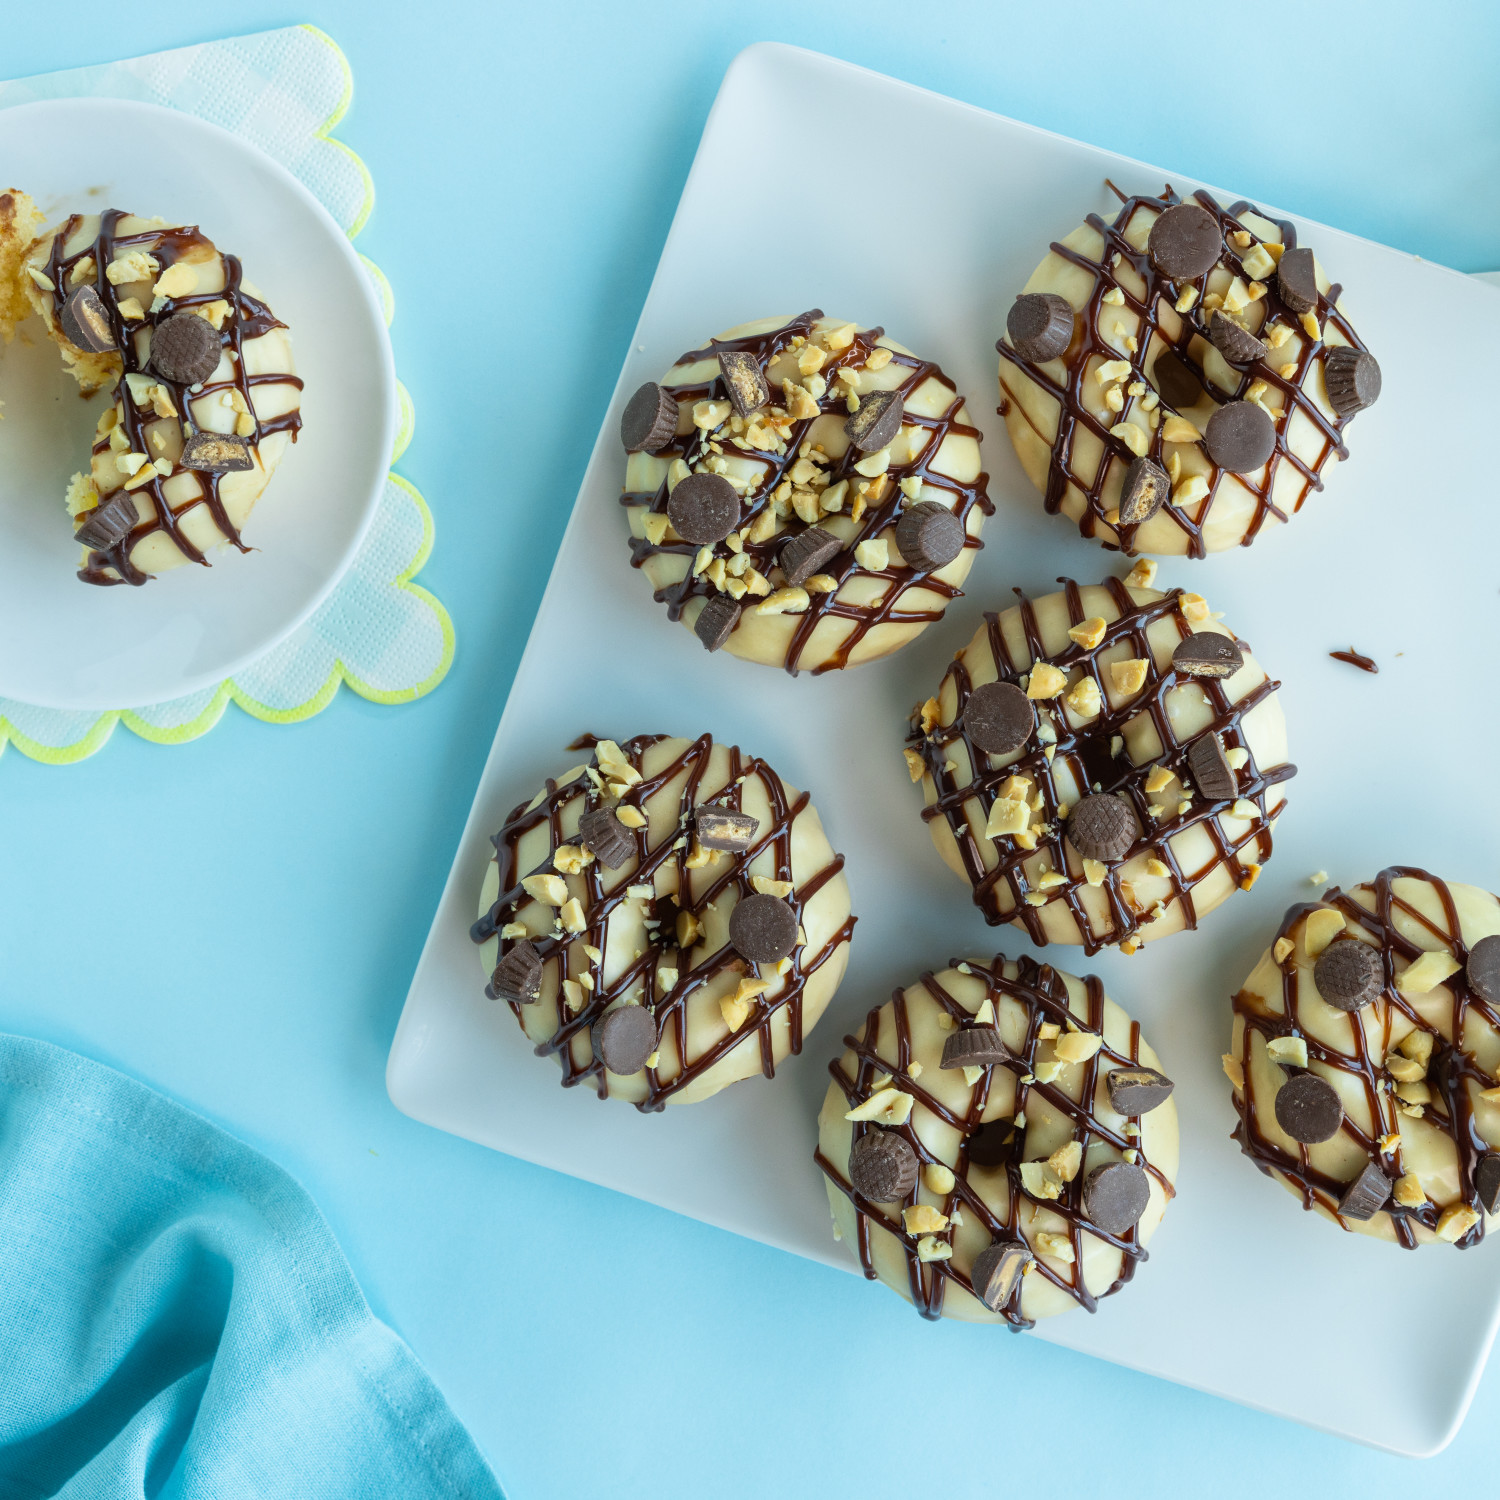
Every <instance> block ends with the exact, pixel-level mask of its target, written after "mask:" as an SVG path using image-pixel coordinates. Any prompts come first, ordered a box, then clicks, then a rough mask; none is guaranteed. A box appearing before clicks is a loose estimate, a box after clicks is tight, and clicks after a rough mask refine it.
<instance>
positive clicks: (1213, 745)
mask: <svg viewBox="0 0 1500 1500" xmlns="http://www.w3.org/2000/svg"><path fill="white" fill-rule="evenodd" d="M1187 763H1188V770H1189V771H1191V772H1192V773H1193V785H1194V786H1196V787H1197V788H1198V790H1199V791H1200V792H1202V793H1203V795H1204V796H1205V797H1207V798H1208V800H1209V801H1210V802H1231V801H1233V800H1234V798H1236V797H1238V796H1239V794H1240V783H1239V779H1238V777H1236V776H1235V774H1234V769H1233V767H1231V766H1230V764H1229V762H1228V760H1227V759H1225V756H1224V747H1223V746H1222V745H1221V744H1220V743H1219V737H1218V735H1216V734H1213V733H1209V734H1202V735H1199V736H1198V738H1197V739H1195V740H1194V741H1193V743H1192V744H1191V745H1189V746H1188V753H1187Z"/></svg>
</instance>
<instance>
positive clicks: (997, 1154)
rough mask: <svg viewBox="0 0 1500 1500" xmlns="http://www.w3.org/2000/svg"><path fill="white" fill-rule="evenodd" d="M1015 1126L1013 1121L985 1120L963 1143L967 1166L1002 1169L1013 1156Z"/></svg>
mask: <svg viewBox="0 0 1500 1500" xmlns="http://www.w3.org/2000/svg"><path fill="white" fill-rule="evenodd" d="M1015 1135H1016V1125H1015V1121H1014V1120H987V1121H986V1122H985V1123H984V1124H983V1125H981V1126H980V1127H979V1129H978V1130H976V1131H975V1132H974V1134H973V1135H971V1136H970V1137H969V1138H968V1141H967V1142H966V1143H965V1144H966V1145H967V1146H968V1148H969V1164H970V1165H971V1166H975V1167H1003V1166H1004V1165H1005V1163H1006V1162H1008V1161H1009V1160H1010V1159H1011V1156H1012V1155H1013V1154H1014V1152H1013V1149H1012V1148H1013V1147H1014V1145H1015Z"/></svg>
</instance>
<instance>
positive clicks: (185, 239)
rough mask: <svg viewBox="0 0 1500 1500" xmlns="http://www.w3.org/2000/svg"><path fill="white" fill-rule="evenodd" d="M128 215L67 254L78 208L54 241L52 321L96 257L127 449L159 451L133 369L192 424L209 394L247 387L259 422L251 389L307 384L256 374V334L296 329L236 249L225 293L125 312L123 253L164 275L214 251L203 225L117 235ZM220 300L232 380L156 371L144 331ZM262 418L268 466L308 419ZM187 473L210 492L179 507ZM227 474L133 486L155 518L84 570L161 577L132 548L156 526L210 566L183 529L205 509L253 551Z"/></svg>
mask: <svg viewBox="0 0 1500 1500" xmlns="http://www.w3.org/2000/svg"><path fill="white" fill-rule="evenodd" d="M125 217H127V215H125V214H124V213H122V212H121V211H120V210H119V209H113V208H112V209H109V210H108V211H106V212H105V213H104V214H103V215H101V217H100V221H99V234H98V236H97V237H96V238H95V240H94V241H93V243H92V244H89V245H85V246H84V247H83V249H81V250H79V251H78V252H77V253H75V254H73V255H65V254H64V253H63V252H64V250H65V248H66V246H67V243H68V241H69V240H70V239H71V238H72V236H73V235H74V234H75V233H76V232H77V230H78V227H79V225H80V224H81V223H82V222H83V220H82V217H81V216H80V215H78V214H74V215H73V216H72V217H71V218H70V219H69V220H68V221H67V223H66V224H64V225H63V227H62V228H61V229H60V230H58V232H57V233H56V234H55V235H54V236H53V238H52V254H51V256H50V257H49V258H48V261H47V275H48V276H49V277H50V278H51V280H52V283H53V285H54V287H55V288H56V290H55V291H54V292H53V294H52V321H53V322H54V324H60V319H61V314H62V308H63V304H64V303H65V302H66V301H67V300H68V298H69V297H70V296H71V295H72V294H73V292H75V291H76V290H77V289H78V286H79V285H82V284H83V283H81V282H80V283H74V282H73V281H72V280H71V276H72V271H73V267H74V266H75V265H77V264H78V262H79V261H81V260H82V259H84V257H85V256H92V257H93V259H94V275H93V280H92V285H93V287H94V290H95V291H96V292H97V293H98V294H99V300H100V301H101V302H102V303H103V304H104V310H105V314H106V316H107V317H108V318H109V325H110V328H111V330H112V331H113V333H114V337H115V344H116V347H117V352H118V355H119V357H120V359H121V360H122V362H123V365H124V371H123V374H122V377H121V379H120V381H119V383H118V384H117V385H116V387H115V392H114V399H115V403H116V405H117V407H118V408H119V409H120V410H121V411H122V412H123V413H124V417H123V420H122V422H121V424H120V425H121V428H122V430H123V431H124V432H125V434H126V436H127V438H128V439H129V442H130V447H129V449H128V450H126V451H128V452H131V453H144V454H145V455H146V456H147V458H156V457H159V455H158V454H157V453H156V451H155V450H154V449H153V448H151V447H150V446H149V443H148V440H147V437H146V429H147V428H148V427H149V426H151V425H152V424H153V423H155V422H158V421H160V420H161V418H159V417H158V416H157V415H156V413H155V412H154V411H152V410H151V409H150V408H141V407H138V406H137V405H136V404H135V401H134V400H133V398H132V397H131V394H130V389H129V387H128V386H127V385H126V384H125V381H124V378H123V376H124V375H128V374H142V375H149V377H150V379H151V380H152V381H153V382H155V383H156V384H158V385H161V386H163V387H164V388H165V389H166V390H167V391H168V392H170V394H171V397H172V404H173V405H174V406H175V407H176V408H177V411H178V413H179V414H180V419H186V420H191V415H190V406H189V403H190V402H191V401H196V400H200V399H201V398H202V397H204V396H206V395H214V394H218V393H222V392H225V391H229V390H238V391H239V393H240V395H241V396H242V397H244V401H245V405H246V407H247V408H249V411H250V415H251V416H252V418H253V417H254V415H255V412H254V402H253V401H252V400H251V391H252V389H253V388H254V387H255V386H258V385H289V386H295V387H296V389H298V390H301V389H302V381H301V380H300V379H299V378H298V377H297V376H295V375H284V374H279V373H275V372H273V373H269V374H265V375H249V374H247V373H246V372H245V360H244V345H245V344H246V343H248V342H249V341H250V340H251V339H257V338H260V337H262V336H263V335H265V334H267V333H269V332H270V331H271V330H272V329H273V328H284V327H285V326H286V325H285V324H284V323H281V322H279V321H278V320H277V319H276V318H275V317H274V316H273V315H272V313H271V310H270V309H269V308H268V307H267V306H266V305H265V303H263V302H261V301H260V300H259V299H258V298H255V297H252V296H251V295H250V294H249V293H248V292H247V291H245V289H244V286H243V272H242V269H241V266H240V262H239V260H238V259H237V258H236V257H235V256H233V255H222V254H221V255H220V259H221V260H222V261H223V263H224V271H225V286H224V290H223V291H222V292H203V293H198V294H195V295H193V296H187V297H171V298H168V299H167V300H166V301H165V303H164V304H163V306H162V307H161V309H160V310H159V311H157V312H152V311H151V310H150V309H149V308H146V309H145V314H146V315H145V318H144V319H143V320H136V319H127V318H124V317H122V316H121V314H120V306H119V304H120V289H119V288H118V287H116V286H115V285H114V284H113V283H112V282H111V281H110V280H109V278H108V276H107V275H106V274H105V271H106V268H107V267H108V266H109V264H110V262H111V261H113V260H115V259H116V258H117V256H118V255H120V254H121V253H122V252H123V253H125V254H129V252H130V251H132V250H144V251H146V252H147V253H148V254H150V255H152V256H154V257H155V258H156V260H157V261H158V263H159V265H160V271H159V272H158V273H157V274H158V275H160V274H161V271H165V270H166V269H167V267H168V266H170V265H172V264H173V263H174V262H175V261H178V260H180V259H182V257H183V256H184V255H186V254H187V253H188V252H189V251H193V250H198V251H201V250H203V249H204V248H205V247H206V248H208V249H212V248H213V247H212V246H211V245H210V243H209V241H208V240H207V239H206V238H205V237H204V236H203V235H202V234H201V233H200V232H199V231H198V230H197V228H195V227H192V226H189V227H185V228H180V229H167V230H162V229H147V230H143V231H142V232H141V233H139V234H128V235H117V234H116V233H115V230H116V227H117V226H118V225H119V222H120V220H121V219H123V218H125ZM218 301H224V302H227V303H228V304H229V309H230V310H229V314H228V316H226V317H225V319H224V326H223V329H222V330H221V332H220V334H219V343H220V345H221V346H222V347H223V348H224V349H225V350H226V351H227V352H228V353H229V356H230V360H229V363H230V367H231V369H232V371H233V374H232V375H231V376H230V378H229V379H228V380H218V381H207V382H205V383H204V384H202V385H200V386H198V387H197V388H196V389H193V388H190V387H188V386H186V385H180V384H178V383H177V382H175V381H171V380H168V379H167V378H166V377H165V376H163V375H160V374H158V373H157V372H156V371H155V370H149V371H148V370H147V368H146V362H145V361H144V360H143V359H142V358H141V356H140V353H139V345H138V343H137V339H136V335H137V334H138V333H140V332H141V330H143V329H154V328H155V327H156V325H157V324H158V323H159V322H160V321H162V320H163V319H164V318H168V317H170V316H171V315H172V314H173V313H176V312H182V311H183V310H184V309H187V308H193V307H198V306H206V305H207V304H209V303H212V302H218ZM255 422H256V425H255V431H254V432H253V433H251V434H250V435H249V436H248V437H247V438H246V442H247V443H248V444H249V445H250V451H251V454H252V456H253V457H254V458H255V460H256V462H259V445H260V443H261V441H262V440H263V439H265V438H267V437H269V436H270V435H271V434H272V433H274V432H289V433H290V434H291V436H292V441H293V442H296V440H297V434H298V432H299V431H300V430H301V427H302V415H301V413H300V412H298V411H291V412H287V413H286V414H285V415H284V416H280V417H276V418H274V419H268V420H265V421H261V420H260V419H258V418H256V419H255ZM93 451H94V453H95V454H96V455H106V458H105V461H106V462H108V461H110V456H111V450H110V445H109V439H108V436H107V435H106V436H105V437H104V438H100V439H97V440H96V441H95V443H94V450H93ZM187 472H191V473H192V474H193V477H194V478H195V479H196V480H197V481H198V486H199V490H200V494H199V496H198V498H196V499H192V500H188V501H187V502H186V503H184V502H182V501H181V500H179V501H178V502H177V504H178V509H177V510H176V511H175V512H174V511H173V510H172V508H171V505H170V503H169V502H168V501H167V499H166V496H165V494H164V486H165V485H166V483H167V481H168V480H169V479H171V478H172V477H173V476H174V475H177V474H182V473H187ZM220 478H221V476H220V475H218V474H205V473H201V472H199V471H197V470H192V471H189V470H185V469H183V467H182V465H181V464H180V463H174V465H173V467H172V473H171V474H155V475H154V476H153V477H152V478H151V480H150V481H149V482H147V483H146V484H143V485H141V486H140V487H139V488H138V489H134V490H131V491H129V492H128V493H129V494H130V496H131V497H132V498H133V499H134V500H135V501H136V504H137V508H138V509H140V510H142V511H144V509H145V507H143V506H142V505H141V504H140V501H141V498H142V496H146V497H149V499H150V501H151V507H152V510H153V512H154V514H153V515H151V516H149V517H147V516H145V515H143V516H142V518H141V519H140V520H139V521H138V522H137V523H136V526H135V528H134V529H133V530H132V531H131V532H130V534H129V535H128V536H126V537H124V538H123V539H122V540H121V541H120V542H118V543H117V544H116V545H115V546H113V547H110V548H108V549H107V550H106V551H102V552H90V553H89V556H88V560H87V562H86V563H85V564H84V566H83V567H82V568H81V569H80V570H79V573H78V576H79V578H81V579H82V580H83V581H84V582H85V583H93V584H100V585H111V584H116V583H128V584H133V585H135V586H137V587H138V586H139V585H141V584H143V583H145V582H147V581H148V580H149V578H150V577H151V575H150V574H149V573H145V572H143V571H142V570H141V569H140V568H138V567H136V565H135V564H134V563H133V562H132V561H131V557H130V554H131V553H132V551H133V550H134V549H135V547H136V546H137V545H138V544H139V543H140V542H142V541H144V540H145V539H146V538H147V537H148V536H151V535H152V534H153V533H155V532H165V533H166V534H167V535H168V536H169V537H170V538H171V539H172V541H173V543H174V544H175V545H176V546H177V548H178V550H179V551H180V552H181V553H182V555H183V556H184V557H186V558H188V559H189V560H190V561H192V562H196V563H201V564H203V566H205V567H207V566H208V559H207V558H206V557H205V556H204V555H203V553H202V551H201V550H200V549H199V548H197V547H196V546H194V545H193V543H192V542H191V541H190V540H189V539H188V537H187V536H186V535H185V534H184V532H183V530H182V521H183V518H184V517H185V516H186V515H187V514H188V512H189V511H191V510H192V509H193V508H194V507H195V506H198V505H206V506H207V507H208V509H209V512H210V514H211V515H212V516H213V519H214V525H215V526H217V527H218V529H219V531H220V533H221V534H222V535H223V537H224V538H225V539H226V540H227V541H229V542H232V543H233V544H234V545H235V546H236V547H238V548H239V550H240V551H241V552H247V551H249V548H247V547H246V546H245V544H244V542H243V541H241V539H240V534H239V532H238V530H236V528H235V526H234V523H233V522H232V521H231V520H230V519H229V513H228V511H227V510H226V509H225V507H224V503H223V501H222V500H221V499H220V497H219V480H220ZM110 493H111V495H113V494H119V493H125V492H124V491H120V490H114V491H111V492H110ZM108 498H110V497H109V496H101V499H108ZM85 514H87V513H85ZM116 575H118V576H116Z"/></svg>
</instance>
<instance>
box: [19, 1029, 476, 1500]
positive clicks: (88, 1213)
mask: <svg viewBox="0 0 1500 1500" xmlns="http://www.w3.org/2000/svg"><path fill="white" fill-rule="evenodd" d="M500 1493H501V1492H500V1488H499V1486H498V1484H497V1483H496V1482H495V1478H494V1476H493V1475H492V1474H491V1472H490V1470H489V1469H488V1468H487V1467H486V1465H485V1462H484V1460H483V1459H482V1458H481V1457H480V1456H479V1453H478V1451H477V1450H476V1449H475V1447H474V1444H473V1441H472V1440H471V1439H470V1437H469V1435H468V1433H467V1432H466V1431H465V1430H464V1428H463V1427H462V1426H461V1425H460V1423H459V1421H458V1419H457V1418H456V1417H455V1416H454V1415H453V1413H452V1412H451V1411H450V1410H449V1408H448V1406H447V1403H446V1402H445V1401H444V1400H443V1398H442V1396H441V1395H440V1394H439V1392H438V1390H437V1388H436V1387H435V1386H434V1385H433V1384H432V1381H431V1379H430V1378H429V1377H428V1375H427V1373H426V1372H425V1371H424V1370H423V1369H422V1367H421V1366H420V1365H419V1364H418V1363H417V1361H416V1358H415V1356H414V1355H413V1354H412V1352H411V1351H410V1350H409V1349H408V1348H407V1347H406V1345H405V1344H403V1343H402V1342H401V1340H400V1339H399V1338H397V1337H396V1335H395V1334H394V1333H392V1332H391V1330H390V1329H389V1328H387V1327H386V1326H385V1325H384V1324H383V1323H380V1322H378V1321H377V1320H376V1318H375V1317H374V1316H373V1314H372V1313H371V1312H370V1309H369V1307H368V1306H367V1305H366V1303H365V1300H364V1297H363V1296H362V1295H361V1294H360V1290H359V1287H358V1286H357V1285H356V1283H355V1280H354V1276H353V1273H352V1272H351V1271H350V1269H349V1264H348V1262H347V1261H346V1260H345V1259H344V1256H343V1253H342V1252H341V1251H340V1249H339V1247H338V1244H337V1243H336V1241H335V1240H334V1238H333V1235H332V1233H331V1232H330V1230H329V1228H328V1225H327V1223H326V1222H325V1221H324V1219H323V1217H322V1215H321V1214H320V1213H319V1212H318V1209H317V1207H316V1206H315V1205H314V1203H313V1202H312V1200H311V1199H310V1198H309V1197H308V1196H307V1194H306V1193H305V1192H303V1191H302V1189H301V1188H300V1187H299V1186H298V1185H297V1184H296V1183H295V1182H294V1181H293V1180H292V1179H291V1178H290V1177H289V1176H287V1174H286V1173H285V1172H283V1171H282V1170H281V1169H280V1168H279V1167H277V1166H276V1165H274V1164H273V1163H272V1162H270V1161H268V1160H267V1159H266V1158H265V1157H263V1156H261V1155H259V1154H258V1153H257V1152H254V1151H252V1150H250V1148H249V1147H247V1146H244V1145H242V1144H241V1143H240V1142H238V1141H236V1140H234V1139H233V1138H232V1137H231V1136H228V1135H226V1134H225V1133H224V1132H223V1131H222V1130H219V1129H218V1128H217V1127H215V1126H213V1125H210V1124H209V1123H208V1122H207V1121H206V1120H203V1119H201V1118H200V1117H199V1116H197V1115H194V1114H192V1113H190V1112H189V1111H187V1110H185V1109H183V1108H182V1107H181V1106H180V1105H177V1104H174V1103H173V1102H172V1101H171V1100H169V1099H165V1098H163V1097H162V1096H161V1095H160V1094H157V1093H154V1092H152V1090H150V1089H148V1088H146V1087H145V1086H144V1085H142V1084H139V1083H136V1082H134V1081H133V1080H132V1079H129V1078H126V1077H124V1076H123V1075H121V1074H119V1073H116V1072H114V1071H113V1070H112V1069H110V1068H106V1067H103V1066H102V1065H100V1064H98V1063H94V1062H90V1061H88V1060H86V1059H84V1058H82V1057H78V1056H76V1055H75V1054H73V1053H71V1052H65V1051H63V1050H62V1049H60V1048H58V1047H53V1046H51V1045H49V1044H48V1043H46V1042H38V1041H33V1040H30V1039H27V1038H23V1037H15V1036H4V1035H0V1497H4V1500H11V1497H16V1500H20V1497H25V1500H35V1497H38V1496H43V1495H53V1494H61V1495H64V1496H68V1497H85V1496H89V1497H92V1496H101V1497H102V1496H109V1497H111V1500H117V1497H123V1496H129V1497H134V1496H153V1497H154V1496H157V1495H166V1496H173V1497H195V1500H196V1497H209V1496H212V1497H215V1500H220V1497H226V1500H227V1497H236V1500H238V1497H246V1500H250V1497H253V1500H280V1497H282V1496H287V1497H291V1496H296V1497H297V1500H324V1497H339V1500H351V1497H361V1500H362V1497H364V1496H381V1497H399V1500H428V1497H432V1500H454V1497H463V1500H471V1497H474V1500H488V1497H496V1500H498V1497H500Z"/></svg>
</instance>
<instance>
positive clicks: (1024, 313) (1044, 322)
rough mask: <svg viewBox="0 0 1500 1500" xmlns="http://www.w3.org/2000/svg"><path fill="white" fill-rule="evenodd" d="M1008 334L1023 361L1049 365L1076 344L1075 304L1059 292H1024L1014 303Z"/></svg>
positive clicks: (1007, 327) (1008, 318) (1009, 317)
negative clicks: (1074, 333)
mask: <svg viewBox="0 0 1500 1500" xmlns="http://www.w3.org/2000/svg"><path fill="white" fill-rule="evenodd" d="M1005 331H1006V332H1007V333H1008V334H1009V335H1010V342H1011V346H1012V347H1013V348H1014V349H1015V351H1016V353H1017V354H1019V355H1020V356H1021V358H1022V359H1025V360H1030V361H1031V363H1032V364H1034V365H1041V364H1046V362H1047V361H1048V360H1049V359H1056V358H1058V356H1059V355H1061V354H1064V353H1066V352H1067V348H1068V345H1069V344H1071V343H1072V342H1073V304H1072V303H1071V302H1069V301H1068V299H1067V298H1066V297H1059V296H1058V295H1057V294H1056V293H1055V292H1023V293H1022V294H1021V295H1020V296H1019V297H1017V298H1016V300H1015V301H1014V302H1012V303H1011V306H1010V312H1009V313H1008V314H1007V316H1006V319H1005Z"/></svg>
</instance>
